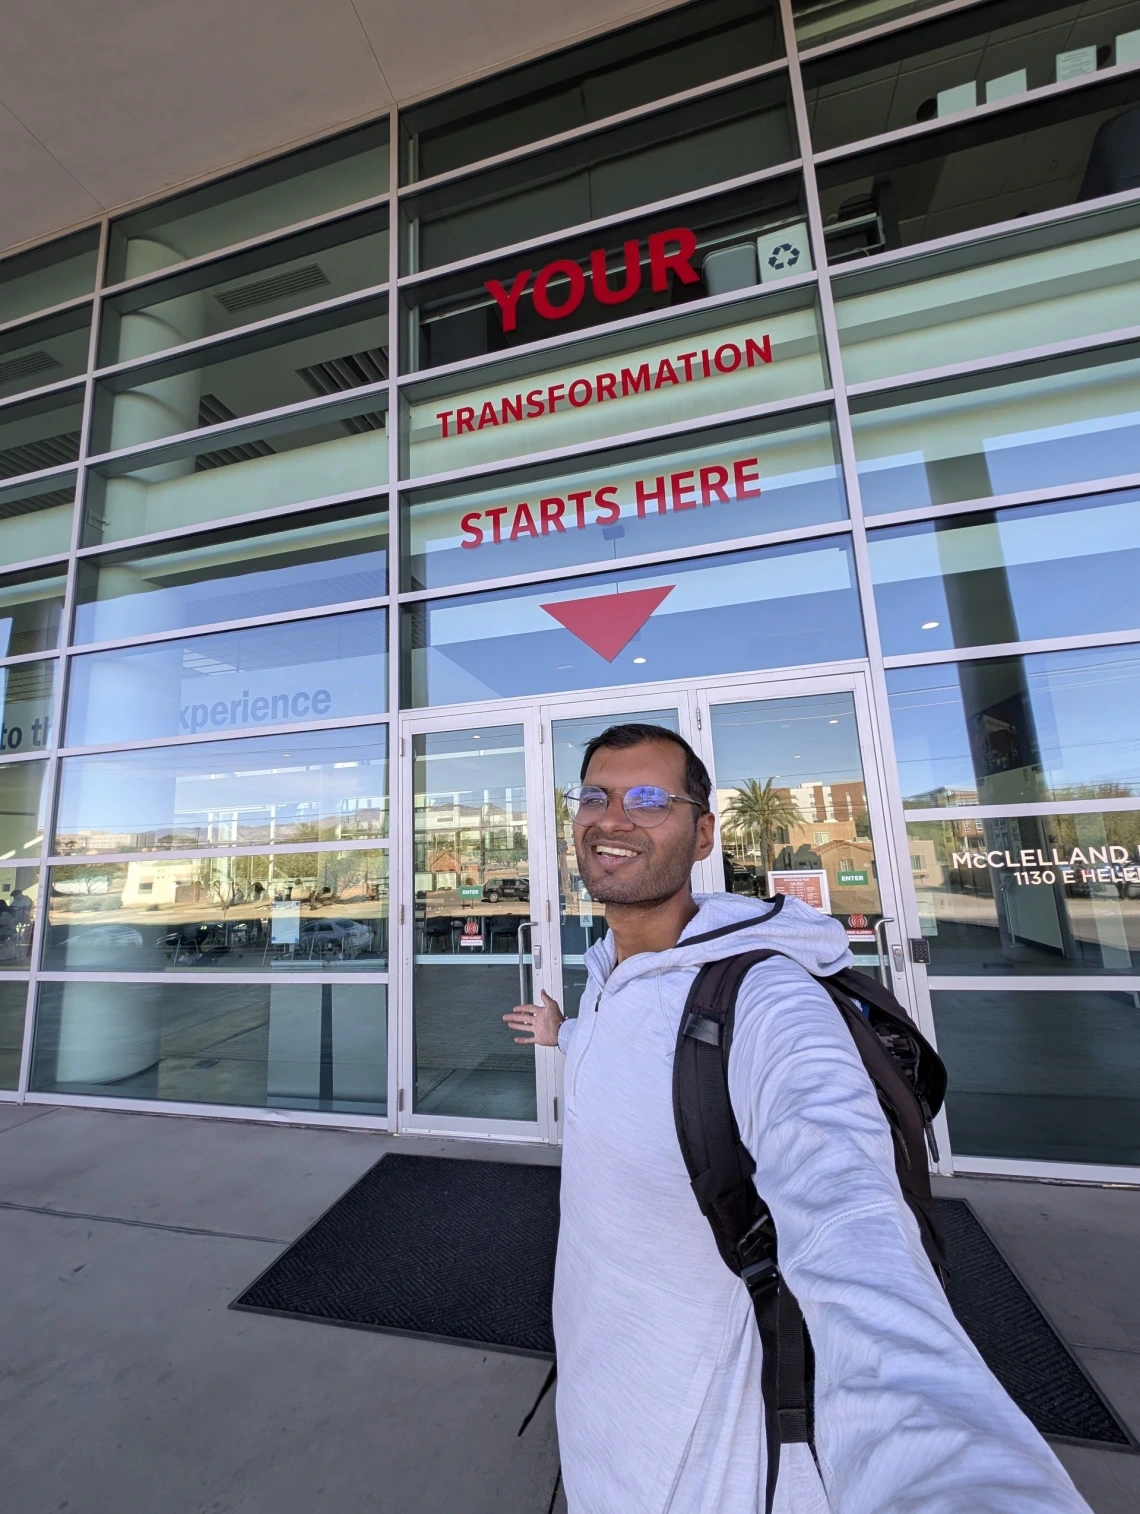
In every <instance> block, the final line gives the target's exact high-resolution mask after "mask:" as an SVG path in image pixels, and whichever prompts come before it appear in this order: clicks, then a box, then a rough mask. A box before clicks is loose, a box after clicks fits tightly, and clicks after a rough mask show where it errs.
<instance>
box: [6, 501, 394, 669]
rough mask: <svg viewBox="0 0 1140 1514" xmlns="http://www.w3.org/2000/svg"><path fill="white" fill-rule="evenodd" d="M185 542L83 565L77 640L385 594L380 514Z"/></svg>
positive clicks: (357, 511)
mask: <svg viewBox="0 0 1140 1514" xmlns="http://www.w3.org/2000/svg"><path fill="white" fill-rule="evenodd" d="M372 503H373V505H374V504H375V502H372ZM282 525H284V529H282ZM192 540H193V545H192V547H190V548H189V549H186V548H185V547H184V546H182V545H181V543H180V542H171V541H167V542H163V543H161V544H156V545H155V546H153V547H148V548H145V549H143V550H138V549H136V550H133V551H128V552H116V553H114V554H109V555H107V556H106V557H95V558H90V557H89V558H85V559H82V560H81V561H80V564H79V578H78V585H77V601H78V602H77V604H76V611H75V632H74V639H75V641H76V642H84V641H115V640H118V639H119V638H120V637H128V636H146V635H150V634H152V633H155V632H160V631H175V630H180V629H181V628H183V627H188V626H195V625H210V624H212V623H214V622H220V621H225V620H244V619H252V618H253V617H255V616H260V615H275V614H280V613H281V612H282V611H285V610H308V609H315V608H317V607H318V606H321V605H334V604H339V603H347V602H349V601H353V600H360V599H376V598H378V597H379V596H380V595H382V594H384V593H386V592H387V571H386V570H387V544H388V516H387V510H386V508H385V509H382V510H380V511H377V510H376V509H375V508H373V509H371V510H370V509H369V508H368V505H367V504H360V505H350V506H341V507H340V508H338V509H335V510H326V511H321V512H320V513H319V514H314V515H296V516H288V517H286V519H285V521H284V522H281V521H280V520H276V521H266V522H264V523H263V524H262V525H261V526H260V528H259V529H257V530H256V531H255V530H252V529H251V528H250V527H248V526H247V527H245V528H244V529H243V530H227V531H207V532H204V533H203V534H201V535H199V536H196V537H194V538H193V539H192ZM0 604H2V590H0ZM0 625H2V622H0Z"/></svg>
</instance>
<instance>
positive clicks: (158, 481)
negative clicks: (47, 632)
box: [83, 394, 388, 547]
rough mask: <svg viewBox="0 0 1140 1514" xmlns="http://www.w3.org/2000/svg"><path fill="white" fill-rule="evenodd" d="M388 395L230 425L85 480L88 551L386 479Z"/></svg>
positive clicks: (360, 489)
mask: <svg viewBox="0 0 1140 1514" xmlns="http://www.w3.org/2000/svg"><path fill="white" fill-rule="evenodd" d="M387 408H388V400H387V396H386V395H379V396H378V395H374V394H373V395H369V396H368V398H367V399H366V400H356V401H355V402H353V401H351V400H341V401H338V402H336V403H334V404H331V405H328V406H322V407H321V408H320V409H319V410H317V411H315V412H314V411H307V412H305V413H303V414H301V415H291V416H283V417H281V418H279V419H277V420H274V421H262V422H261V423H260V424H258V423H256V422H254V423H251V424H249V425H246V426H240V427H236V428H233V429H231V430H229V431H227V432H224V433H223V434H222V435H221V436H209V437H205V438H195V439H194V440H192V441H188V442H182V443H176V444H175V445H173V446H172V447H170V448H169V449H167V448H163V449H162V450H161V458H162V460H161V461H154V460H153V459H152V458H134V459H130V460H126V461H119V462H116V463H112V464H107V465H105V467H104V468H102V469H92V470H91V471H90V472H89V473H88V475H87V494H86V499H85V505H86V508H85V511H84V519H83V525H84V545H85V546H89V547H91V546H100V545H104V544H106V543H108V542H113V541H122V540H124V539H128V540H129V539H130V538H132V537H136V536H149V535H151V534H153V533H154V532H158V531H171V530H175V529H177V528H178V527H181V526H196V525H203V524H205V523H206V522H208V521H215V520H228V519H231V518H232V517H234V516H241V515H251V514H253V513H255V512H261V511H268V510H276V509H279V508H280V507H282V506H285V505H296V504H301V503H302V502H303V501H305V500H309V499H313V500H316V499H321V498H327V497H335V496H336V495H338V494H352V493H360V492H363V491H364V490H372V489H375V488H376V487H377V486H378V485H380V484H385V483H387V481H388V434H387V431H386V429H385V426H386V420H387V414H386V412H387Z"/></svg>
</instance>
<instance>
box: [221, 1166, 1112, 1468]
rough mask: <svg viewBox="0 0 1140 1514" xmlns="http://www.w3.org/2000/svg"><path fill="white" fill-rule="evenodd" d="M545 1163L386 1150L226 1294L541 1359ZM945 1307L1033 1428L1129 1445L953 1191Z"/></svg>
mask: <svg viewBox="0 0 1140 1514" xmlns="http://www.w3.org/2000/svg"><path fill="white" fill-rule="evenodd" d="M559 1177H560V1174H559V1169H558V1168H557V1167H533V1166H519V1165H516V1164H514V1163H510V1162H482V1161H480V1162H474V1161H463V1160H457V1159H455V1158H450V1157H429V1156H422V1157H421V1156H404V1155H395V1156H386V1157H384V1158H382V1159H381V1160H380V1161H379V1162H377V1163H376V1165H375V1166H374V1167H372V1168H371V1169H370V1170H369V1171H368V1172H366V1173H365V1174H364V1176H363V1177H362V1178H361V1179H360V1181H359V1182H358V1183H356V1184H354V1186H353V1187H352V1188H350V1189H349V1190H348V1192H347V1193H346V1194H344V1196H343V1197H342V1198H340V1199H338V1200H337V1202H336V1203H335V1204H334V1205H333V1206H332V1208H331V1209H329V1210H328V1211H327V1212H326V1213H325V1214H324V1215H322V1216H321V1218H320V1219H319V1220H317V1222H316V1224H314V1225H313V1226H312V1227H311V1228H310V1229H309V1230H307V1231H306V1232H305V1233H304V1235H302V1236H301V1237H300V1239H299V1240H297V1241H295V1242H294V1243H293V1245H292V1246H290V1247H289V1249H288V1250H287V1251H285V1252H284V1253H283V1254H282V1255H281V1256H280V1257H278V1259H277V1260H276V1261H275V1262H273V1263H272V1265H271V1266H269V1267H268V1268H267V1269H266V1271H265V1272H263V1273H262V1274H261V1276H260V1277H259V1278H258V1279H257V1280H256V1282H254V1283H252V1284H251V1285H250V1287H248V1288H247V1289H246V1290H245V1292H244V1293H243V1294H242V1295H241V1296H240V1298H238V1299H236V1300H235V1301H234V1303H233V1304H232V1306H231V1307H232V1308H234V1309H248V1310H251V1311H253V1312H255V1313H261V1314H284V1315H288V1316H291V1317H293V1318H295V1319H310V1320H318V1321H321V1322H323V1323H326V1324H332V1325H349V1326H354V1327H356V1328H357V1329H362V1330H383V1331H388V1332H392V1333H395V1334H399V1335H419V1336H427V1337H429V1338H432V1339H435V1340H448V1341H455V1342H460V1343H463V1344H467V1345H473V1346H480V1347H482V1348H484V1349H487V1348H491V1349H495V1350H500V1351H513V1352H518V1353H521V1354H523V1355H528V1356H545V1357H549V1356H552V1355H553V1352H554V1335H553V1331H552V1328H551V1322H550V1297H551V1289H552V1285H553V1281H554V1250H555V1244H556V1241H557V1235H558V1185H559ZM936 1203H937V1205H938V1212H939V1219H940V1220H941V1223H942V1227H943V1231H944V1234H945V1237H946V1249H947V1259H948V1261H949V1264H950V1286H949V1294H950V1302H951V1304H952V1305H953V1307H954V1312H955V1313H956V1314H957V1316H958V1318H959V1319H960V1320H961V1322H962V1324H963V1326H964V1327H965V1329H966V1331H967V1332H968V1334H969V1335H970V1337H971V1339H972V1340H973V1341H974V1343H975V1345H976V1346H977V1348H978V1350H979V1351H980V1352H981V1354H982V1356H983V1357H984V1358H985V1360H986V1362H987V1363H988V1365H989V1367H990V1369H991V1371H992V1372H993V1373H994V1375H995V1376H996V1377H997V1379H998V1381H999V1382H1001V1383H1002V1385H1003V1386H1004V1387H1005V1389H1006V1391H1007V1392H1008V1393H1009V1394H1010V1396H1011V1397H1012V1398H1013V1399H1014V1401H1015V1402H1016V1403H1017V1404H1018V1405H1020V1407H1021V1408H1022V1409H1023V1410H1024V1412H1025V1413H1026V1414H1027V1415H1028V1417H1029V1418H1030V1420H1032V1422H1033V1423H1034V1424H1035V1425H1036V1426H1037V1428H1038V1429H1039V1430H1040V1431H1041V1432H1042V1434H1044V1435H1049V1436H1052V1437H1053V1438H1054V1439H1064V1440H1076V1441H1084V1442H1091V1443H1094V1444H1097V1445H1102V1446H1103V1445H1106V1444H1107V1445H1115V1446H1120V1447H1122V1448H1127V1447H1129V1446H1131V1445H1132V1441H1131V1440H1130V1438H1129V1436H1128V1434H1127V1433H1126V1431H1125V1430H1124V1429H1123V1428H1122V1427H1121V1425H1120V1423H1119V1422H1118V1420H1117V1419H1116V1417H1115V1415H1114V1414H1113V1413H1112V1411H1111V1410H1110V1409H1109V1407H1108V1406H1107V1404H1106V1403H1105V1402H1104V1400H1103V1398H1102V1397H1101V1396H1100V1394H1099V1392H1098V1391H1097V1389H1096V1388H1094V1387H1093V1385H1092V1383H1091V1382H1090V1381H1089V1380H1088V1378H1087V1377H1086V1376H1085V1374H1084V1372H1083V1371H1082V1370H1081V1368H1080V1367H1079V1366H1078V1364H1077V1362H1076V1361H1075V1359H1074V1358H1073V1357H1072V1356H1071V1355H1070V1354H1069V1352H1068V1350H1067V1349H1066V1348H1065V1346H1064V1345H1063V1344H1062V1342H1061V1341H1060V1339H1059V1338H1058V1337H1057V1335H1056V1334H1055V1332H1054V1331H1053V1329H1052V1327H1051V1326H1050V1324H1049V1322H1048V1320H1047V1319H1046V1318H1045V1316H1044V1315H1043V1314H1042V1313H1041V1310H1040V1309H1039V1308H1038V1306H1037V1305H1036V1304H1035V1303H1034V1301H1033V1299H1032V1298H1031V1297H1030V1295H1029V1294H1028V1293H1027V1292H1026V1290H1025V1288H1024V1287H1023V1286H1022V1284H1021V1283H1020V1282H1019V1281H1018V1279H1017V1278H1016V1277H1015V1275H1014V1274H1013V1272H1012V1271H1011V1270H1010V1268H1009V1266H1008V1265H1007V1264H1006V1262H1005V1261H1004V1260H1003V1258H1002V1256H1001V1253H1000V1252H999V1251H998V1249H997V1247H996V1246H995V1245H994V1243H993V1242H992V1241H991V1240H990V1238H989V1236H988V1235H987V1234H986V1232H985V1230H984V1229H983V1228H982V1226H981V1224H980V1223H979V1222H978V1220H977V1218H976V1217H975V1215H974V1213H973V1210H972V1209H971V1208H970V1206H969V1205H968V1204H967V1203H966V1202H965V1201H964V1200H962V1199H938V1200H936Z"/></svg>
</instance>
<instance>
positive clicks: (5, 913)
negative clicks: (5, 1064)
mask: <svg viewBox="0 0 1140 1514" xmlns="http://www.w3.org/2000/svg"><path fill="white" fill-rule="evenodd" d="M39 893H40V871H39V868H34V867H15V866H12V865H9V866H5V865H4V864H3V863H2V862H0V973H10V972H26V971H27V970H28V967H29V966H30V965H31V959H32V942H33V941H34V939H35V935H36V929H35V927H36V910H37V909H38V907H39ZM2 1021H3V1010H2V1009H0V1023H2ZM2 1048H3V1032H2V1031H0V1062H2V1061H3V1057H4V1052H3V1049H2Z"/></svg>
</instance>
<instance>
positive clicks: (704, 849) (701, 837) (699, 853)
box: [693, 810, 716, 862]
mask: <svg viewBox="0 0 1140 1514" xmlns="http://www.w3.org/2000/svg"><path fill="white" fill-rule="evenodd" d="M715 838H716V816H715V815H714V814H713V813H712V812H711V811H710V810H706V811H705V813H704V814H703V815H698V816H697V845H696V851H695V852H694V854H693V861H694V862H703V861H704V860H705V858H706V857H707V856H708V855H709V853H710V852H711V851H712V849H713V841H714V840H715Z"/></svg>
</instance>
